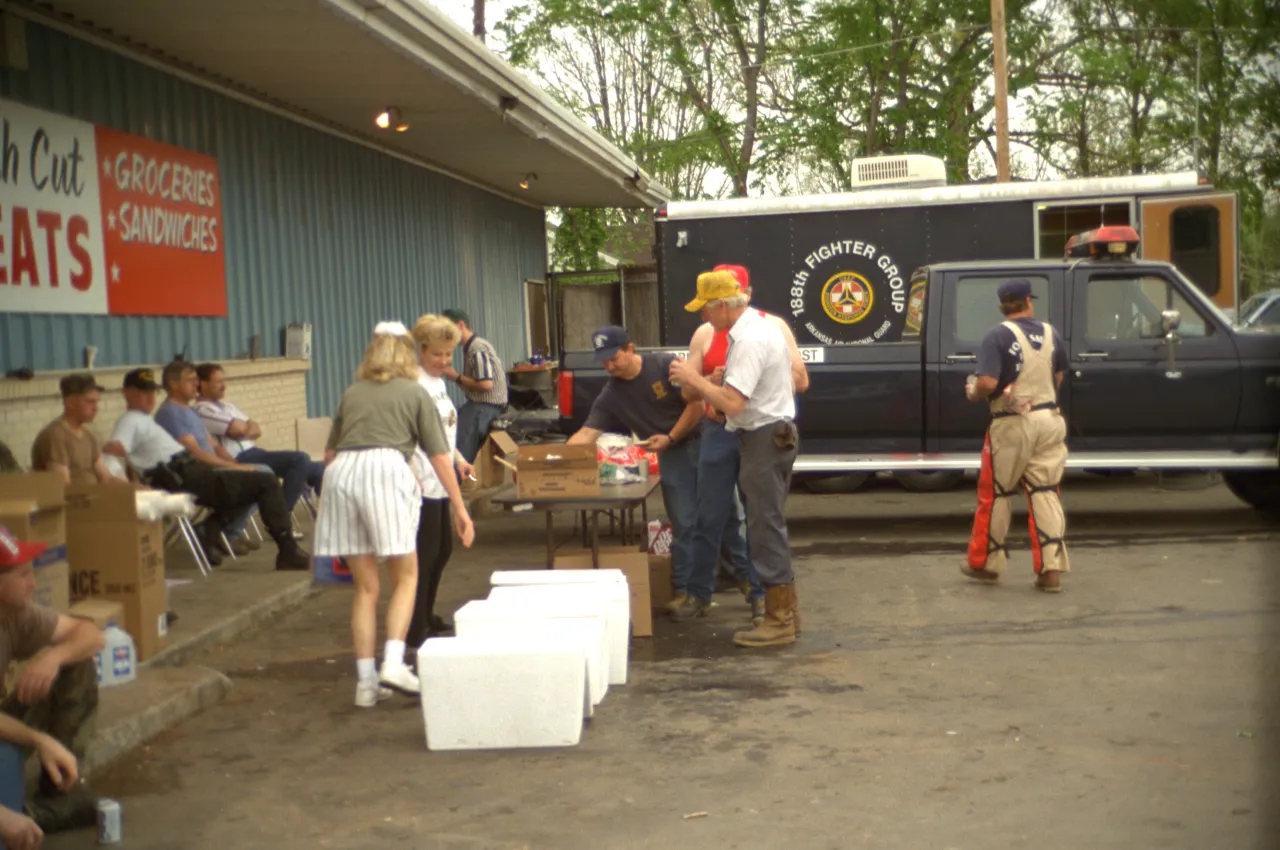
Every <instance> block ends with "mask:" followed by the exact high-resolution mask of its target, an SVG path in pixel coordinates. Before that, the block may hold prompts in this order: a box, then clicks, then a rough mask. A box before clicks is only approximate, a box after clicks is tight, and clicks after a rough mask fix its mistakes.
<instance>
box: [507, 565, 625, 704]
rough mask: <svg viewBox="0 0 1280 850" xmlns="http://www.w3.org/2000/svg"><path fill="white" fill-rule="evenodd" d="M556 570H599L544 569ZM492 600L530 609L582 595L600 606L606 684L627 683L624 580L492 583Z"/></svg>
mask: <svg viewBox="0 0 1280 850" xmlns="http://www.w3.org/2000/svg"><path fill="white" fill-rule="evenodd" d="M546 572H549V573H550V572H557V573H593V572H603V570H547V571H546ZM489 598H490V599H492V600H494V601H500V600H505V599H512V598H516V599H520V600H522V604H525V605H529V606H532V608H533V609H534V610H537V608H539V607H541V606H545V605H550V604H554V602H555V601H556V600H559V599H575V598H586V599H592V600H596V603H597V604H600V605H602V606H603V610H604V614H605V628H606V629H607V630H608V633H609V684H611V685H625V684H626V683H627V664H628V663H629V661H630V657H631V592H630V590H629V589H628V586H627V583H626V581H621V582H611V581H605V582H565V583H562V584H531V585H510V586H503V587H495V588H492V589H491V590H490V591H489Z"/></svg>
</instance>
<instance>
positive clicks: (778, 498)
mask: <svg viewBox="0 0 1280 850" xmlns="http://www.w3.org/2000/svg"><path fill="white" fill-rule="evenodd" d="M747 300H748V299H747V296H745V295H743V294H742V293H741V291H740V290H739V288H738V282H737V280H736V279H735V278H734V277H733V275H732V274H730V273H728V272H724V271H718V272H715V271H713V272H707V273H706V274H702V275H699V276H698V297H697V298H695V299H694V300H692V301H690V302H689V303H688V304H686V305H685V309H686V310H688V311H689V312H691V313H697V312H701V314H702V320H703V321H704V322H708V323H710V324H711V326H712V327H714V328H715V329H716V330H723V329H725V328H728V329H729V354H728V357H727V359H726V361H725V367H724V375H723V378H722V379H721V381H720V382H719V383H716V382H715V381H714V380H713V378H714V376H711V377H710V378H708V377H703V375H702V374H701V370H700V369H698V368H697V366H696V365H694V364H692V363H690V362H688V361H686V360H677V361H675V362H674V363H672V364H671V378H672V380H673V381H679V382H681V383H683V385H684V386H685V387H687V388H688V389H689V390H690V391H691V392H693V393H697V394H698V395H700V396H702V398H703V399H705V400H706V401H707V402H708V403H709V404H711V405H713V406H714V407H715V408H716V409H717V410H721V411H723V412H724V413H725V416H726V427H727V428H728V429H729V430H730V431H732V432H734V433H736V434H737V436H738V445H739V447H740V450H741V457H742V466H741V469H740V471H739V473H738V488H739V490H740V491H741V492H742V499H743V501H744V502H745V503H746V509H747V545H748V548H749V549H750V550H751V562H752V565H753V566H754V567H755V570H756V573H757V575H759V577H760V583H761V584H762V585H764V588H765V617H764V622H763V623H761V624H760V625H758V626H756V627H755V628H753V629H751V630H750V631H743V632H738V633H737V634H735V635H734V636H733V642H734V643H736V644H738V645H739V646H746V647H759V646H781V645H783V644H789V643H794V642H795V639H796V635H797V634H798V632H799V624H798V616H797V613H796V596H795V573H794V572H793V571H792V568H791V544H790V542H789V541H788V539H787V523H786V518H785V516H784V513H783V511H784V508H785V506H786V501H787V492H788V491H789V490H790V489H791V468H792V466H794V464H795V461H796V451H797V445H798V442H799V440H798V436H797V433H796V426H795V424H794V422H793V420H794V419H795V415H796V402H795V394H794V386H793V383H792V379H791V353H790V351H789V350H788V347H787V341H786V338H785V337H784V336H783V334H782V332H781V331H780V330H778V328H777V326H776V325H774V323H773V322H771V321H769V320H768V319H767V318H765V317H763V316H761V314H760V313H759V311H756V310H748V309H747Z"/></svg>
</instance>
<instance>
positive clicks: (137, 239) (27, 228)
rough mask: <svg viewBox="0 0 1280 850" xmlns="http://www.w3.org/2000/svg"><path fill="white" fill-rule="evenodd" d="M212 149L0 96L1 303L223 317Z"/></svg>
mask: <svg viewBox="0 0 1280 850" xmlns="http://www.w3.org/2000/svg"><path fill="white" fill-rule="evenodd" d="M222 245H223V239H222V193H221V187H220V185H219V182H218V163H217V160H215V159H213V158H212V157H208V156H203V155H200V154H195V153H192V152H190V151H186V150H183V149H181V148H175V147H172V146H170V145H165V144H161V143H159V142H153V141H151V140H149V139H143V138H140V137H138V136H131V135H129V134H127V133H121V132H118V131H116V130H112V129H109V128H107V127H95V126H94V125H92V124H89V123H87V122H84V121H76V120H74V119H70V118H65V117H62V116H59V115H55V114H53V113H49V112H44V111H42V110H38V109H32V108H31V107H28V106H23V105H22V104H17V103H13V102H12V101H7V100H0V310H2V311H11V312H31V313H110V314H112V315H122V316H140V315H147V316H157V315H171V316H225V315H226V314H227V289H226V263H225V256H224V253H223V248H222Z"/></svg>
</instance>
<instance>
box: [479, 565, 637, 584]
mask: <svg viewBox="0 0 1280 850" xmlns="http://www.w3.org/2000/svg"><path fill="white" fill-rule="evenodd" d="M599 583H605V584H608V583H621V584H626V583H627V574H626V573H624V572H623V571H622V570H609V569H604V570H496V571H494V573H493V574H492V575H490V576H489V584H491V585H493V586H494V587H523V586H527V585H535V584H599Z"/></svg>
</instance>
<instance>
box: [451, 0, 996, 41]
mask: <svg viewBox="0 0 1280 850" xmlns="http://www.w3.org/2000/svg"><path fill="white" fill-rule="evenodd" d="M474 2H475V18H474V19H473V22H472V27H473V29H472V33H473V34H474V35H475V37H476V38H478V39H480V40H481V41H484V0H474ZM992 2H995V0H992Z"/></svg>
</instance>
